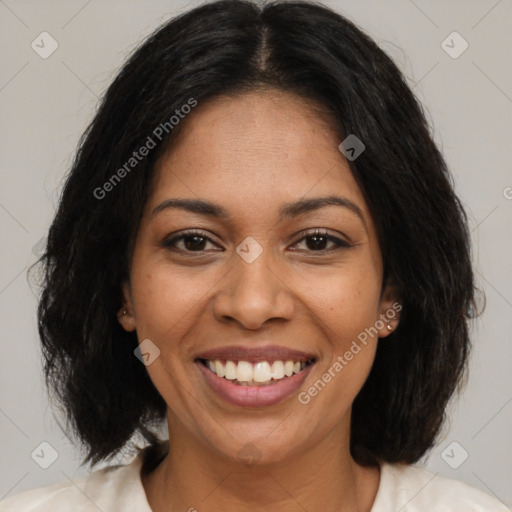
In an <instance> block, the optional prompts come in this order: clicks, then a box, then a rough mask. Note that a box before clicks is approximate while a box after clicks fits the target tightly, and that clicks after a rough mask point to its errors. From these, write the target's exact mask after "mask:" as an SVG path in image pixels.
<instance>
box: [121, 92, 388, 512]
mask: <svg viewBox="0 0 512 512" xmlns="http://www.w3.org/2000/svg"><path fill="white" fill-rule="evenodd" d="M186 123H187V124H186V125H185V126H184V131H183V132H182V133H181V134H180V139H179V140H178V141H177V144H176V145H174V146H173V147H172V150H171V151H168V152H167V154H165V155H164V156H163V157H162V158H161V159H160V161H159V163H158V165H157V169H156V174H155V180H154V183H153V187H152V191H151V194H150V197H149V200H148V202H147V205H146V208H145V212H144V216H143V218H142V221H141V225H140V229H139V232H138V236H137V239H136V244H135V249H134V253H133V260H132V266H131V269H130V282H127V283H125V284H124V285H123V293H124V299H125V304H124V308H126V310H127V314H125V315H120V316H119V321H120V322H121V324H122V325H123V327H124V328H125V329H126V330H127V331H131V330H134V329H136V330H137V335H138V339H139V342H142V341H143V340H145V339H146V338H149V339H150V340H152V342H153V343H155V345H157V346H158V347H159V349H160V351H161V353H160V356H159V357H158V358H156V359H155V361H154V362H153V363H152V364H150V365H149V366H147V371H148V372H149V375H150V377H151V379H152V381H153V383H154V384H155V386H156V388H157V389H158V391H159V392H160V394H161V395H162V396H163V398H164V399H165V401H166V403H167V404H168V424H169V438H170V454H169V455H168V456H167V457H166V458H165V459H164V460H163V461H162V462H161V463H160V465H159V466H158V467H157V468H156V469H155V470H153V471H152V472H151V473H150V474H149V475H147V476H144V477H143V479H142V481H143V486H144V488H145V491H146V495H147V497H148V501H149V503H150V505H151V507H152V509H153V510H154V511H155V512H163V511H175V510H189V509H190V508H191V507H195V508H196V509H197V510H198V511H199V512H209V511H212V512H213V511H219V510H226V511H234V510H236V511H242V512H243V511H247V512H248V511H256V510H267V509H271V510H273V511H279V512H292V511H302V510H304V509H306V510H310V511H312V510H324V511H332V512H334V511H336V512H340V511H352V512H353V511H360V512H367V511H370V509H371V507H372V504H373V502H374V499H375V495H376V493H377V489H378V485H379V479H380V474H379V473H380V472H379V469H378V468H365V467H362V466H360V465H358V464H357V463H356V462H355V461H354V460H353V459H352V457H351V455H350V450H349V439H350V415H351V406H352V403H353V401H354V398H355V397H356V395H357V393H358V392H359V390H360V389H361V387H362V385H363V384H364V382H365V380H366V378H367V376H368V374H369V372H370V369H371V365H372V363H373V360H374V356H375V350H376V347H377V343H385V342H386V341H385V340H384V339H382V340H380V341H379V340H378V339H377V337H375V338H373V339H372V338H370V339H369V341H368V343H367V345H366V346H363V348H362V350H361V351H360V352H359V353H358V354H357V355H355V356H354V358H353V359H352V360H351V361H350V362H349V364H347V365H346V366H345V367H344V368H343V370H342V371H341V372H339V373H337V374H336V377H335V378H333V379H332V380H331V382H329V383H328V384H327V385H326V386H325V388H324V389H322V390H321V391H320V392H319V393H318V395H317V396H315V397H314V398H312V399H311V401H310V402H309V403H308V404H307V405H304V404H301V403H300V402H299V401H298V399H297V393H295V394H294V395H292V396H291V397H289V398H287V399H286V400H285V401H283V402H281V403H279V404H276V405H272V406H268V407H261V408H252V407H247V408H242V407H237V406H234V405H231V404H229V403H227V402H225V401H223V400H222V399H221V398H220V397H218V396H217V395H216V394H215V393H214V392H213V391H212V390H211V389H210V388H209V387H208V385H207V384H206V382H205V381H204V377H203V376H202V375H201V373H200V372H199V371H198V368H197V365H196V363H194V358H195V357H196V355H197V354H198V353H200V352H201V351H204V350H207V349H211V348H214V347H221V346H225V345H232V344H244V345H253V346H258V345H265V344H277V345H283V346H285V347H290V348H295V349H298V350H303V351H306V352H310V353H313V354H314V355H315V358H316V359H317V362H316V364H315V365H314V367H313V368H312V371H311V373H310V374H309V376H308V377H307V379H306V381H305V382H304V384H303V385H302V387H301V389H300V390H299V392H300V391H304V390H307V389H308V387H310V386H311V385H312V384H313V383H314V382H315V381H317V379H319V378H320V377H321V376H322V374H323V373H325V372H326V371H327V370H328V369H329V368H330V367H331V366H332V365H333V363H334V362H335V361H336V360H337V357H338V356H343V354H345V352H346V351H347V350H348V349H349V348H350V346H351V344H352V342H353V340H355V339H356V338H357V336H358V334H359V333H361V332H362V331H364V329H365V328H367V327H370V326H373V325H374V324H375V323H376V321H377V320H379V318H381V315H383V314H385V312H386V311H389V310H390V308H391V307H392V304H393V303H394V302H395V301H397V299H398V298H397V297H395V296H394V294H393V290H392V288H388V287H386V288H385V289H384V290H383V291H382V272H383V269H382V258H381V253H380V249H379V245H378V240H377V235H376V231H375V226H374V223H373V220H372V218H371V216H370V213H369V211H368V206H367V205H366V203H365V201H364V198H363V195H362V193H361V190H360V189H359V187H358V185H357V183H356V181H355V179H354V178H353V176H352V174H351V172H350V170H349V167H348V164H347V161H346V160H345V157H344V156H343V154H342V153H341V152H340V151H339V149H338V145H339V144H340V142H341V138H340V136H339V135H338V134H336V133H335V132H334V131H333V130H332V129H331V128H330V127H329V126H328V125H327V124H326V122H325V121H323V120H322V119H321V118H320V117H319V115H318V114H317V113H315V111H314V110H313V109H312V108H311V106H310V105H309V104H308V103H307V102H306V101H305V100H304V99H302V98H299V97H296V96H294V95H291V94H287V93H283V92H278V91H273V90H271V91H268V90H267V91H258V92H251V93H245V94H243V95H240V96H238V97H236V98H232V97H230V98H227V97H222V98H217V99H215V100H213V101H210V102H207V103H205V104H202V105H201V104H200V105H198V107H197V108H196V109H195V110H194V112H193V114H191V115H190V116H189V117H188V118H187V119H186ZM332 195H336V196H342V197H345V198H347V199H349V200H350V201H352V202H353V203H355V204H356V205H357V206H358V207H359V208H360V210H361V212H362V217H363V219H360V218H359V217H358V215H356V214H355V213H354V212H353V211H352V210H350V209H349V208H346V207H340V206H327V207H323V208H321V209H318V210H315V211H310V212H306V213H303V214H302V215H300V216H298V217H295V218H291V219H287V220H283V221H281V222H280V221H279V220H278V210H279V208H280V206H281V205H282V204H283V203H289V202H293V201H297V200H299V199H304V198H314V197H321V196H332ZM178 197H179V198H191V199H199V198H200V199H203V200H207V201H211V202H214V203H217V204H219V205H221V206H222V207H224V208H225V209H226V210H227V211H228V213H229V214H230V216H231V218H230V219H216V218H212V217H209V216H205V215H200V214H197V213H191V212H187V211H185V210H182V209H175V208H169V209H165V210H162V211H161V212H160V213H157V214H156V215H153V216H151V212H152V211H153V209H154V208H155V207H156V206H158V205H159V204H160V203H162V202H163V201H165V200H167V199H170V198H178ZM315 228H320V229H325V230H327V231H328V235H332V236H334V237H337V238H338V239H340V240H344V241H346V242H348V243H349V244H350V247H348V248H346V247H341V248H339V249H338V250H333V249H335V248H336V247H337V246H336V244H335V243H334V242H331V241H329V240H326V241H325V243H324V245H321V246H320V247H321V249H322V248H323V249H324V250H323V251H322V250H319V249H317V248H316V246H315V243H314V240H313V242H311V239H309V242H308V239H307V238H306V239H304V238H303V236H304V233H302V232H303V231H304V230H308V231H310V232H311V231H313V230H314V229H315ZM188 229H198V230H201V231H205V232H206V233H207V236H208V237H210V238H211V239H212V241H213V242H209V241H204V243H203V245H200V249H199V251H202V252H200V253H198V249H196V250H195V252H194V246H193V245H192V244H191V243H189V244H188V245H187V244H186V241H187V240H186V239H185V240H183V239H182V240H181V241H177V242H176V244H175V245H176V248H177V249H178V250H175V251H172V250H171V248H169V247H167V248H166V247H164V246H163V243H164V241H165V240H170V239H171V238H174V237H175V236H177V235H178V234H181V233H182V232H183V231H185V230H188ZM170 235H172V236H170ZM249 236H250V237H253V238H254V239H255V240H256V241H257V242H258V243H259V244H260V246H261V248H262V249H263V252H262V253H261V255H260V256H259V257H258V258H257V259H256V260H255V261H253V262H252V263H250V264H249V263H247V262H246V261H244V260H243V259H242V258H241V257H240V256H239V255H238V254H237V252H236V247H237V246H238V245H239V244H240V243H241V242H242V241H243V240H244V239H245V238H246V237H249ZM189 242H190V239H189ZM192 242H193V240H192ZM191 245H192V250H190V246H191ZM187 248H188V249H189V251H188V253H187V252H186V250H187ZM179 249H181V252H180V251H179ZM198 254H200V255H198ZM381 291H382V294H381ZM397 322H398V317H395V319H394V320H391V321H390V322H389V323H390V325H391V326H392V327H393V328H396V325H397ZM390 332H391V331H389V330H388V329H387V327H386V325H384V327H383V328H381V329H379V334H378V337H381V338H385V337H386V336H387V335H388V334H389V333H390ZM248 443H252V445H254V446H255V447H256V448H257V450H258V456H257V457H258V458H257V460H256V461H255V463H254V464H253V465H250V466H249V465H247V464H245V463H243V461H241V460H240V459H239V458H238V457H237V454H238V452H239V450H241V449H242V448H243V447H244V446H246V445H248ZM269 507H271V508H269Z"/></svg>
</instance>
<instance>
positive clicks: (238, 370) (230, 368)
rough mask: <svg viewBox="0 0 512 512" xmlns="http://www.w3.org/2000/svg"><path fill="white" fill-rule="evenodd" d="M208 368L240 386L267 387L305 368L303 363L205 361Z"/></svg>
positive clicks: (289, 361)
mask: <svg viewBox="0 0 512 512" xmlns="http://www.w3.org/2000/svg"><path fill="white" fill-rule="evenodd" d="M207 366H208V368H209V369H210V370H211V371H212V372H213V373H215V374H217V375H218V376H219V377H223V378H225V379H227V380H236V381H237V383H238V384H241V385H246V386H247V385H250V386H253V385H256V384H259V385H267V384H272V382H275V381H277V380H281V379H283V378H285V376H286V377H291V376H292V375H294V374H296V373H299V372H300V371H301V370H303V369H304V368H305V367H306V362H305V361H291V360H288V361H274V362H273V363H272V365H271V364H270V363H269V362H268V361H259V362H257V363H254V364H251V363H249V362H248V361H238V362H237V363H235V362H234V361H221V360H219V359H215V360H214V361H207Z"/></svg>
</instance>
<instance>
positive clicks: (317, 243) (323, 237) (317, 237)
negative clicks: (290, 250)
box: [295, 230, 350, 252]
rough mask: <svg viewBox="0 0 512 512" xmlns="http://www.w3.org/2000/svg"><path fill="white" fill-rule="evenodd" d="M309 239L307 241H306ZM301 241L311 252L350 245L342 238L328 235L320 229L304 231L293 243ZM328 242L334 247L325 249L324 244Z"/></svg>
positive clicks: (329, 250) (296, 243)
mask: <svg viewBox="0 0 512 512" xmlns="http://www.w3.org/2000/svg"><path fill="white" fill-rule="evenodd" d="M308 241H309V243H308ZM302 242H306V246H307V248H308V250H310V251H312V252H323V251H325V252H331V251H335V250H337V249H340V248H343V247H345V248H346V247H350V245H349V244H348V243H347V242H345V241H344V240H341V239H340V238H337V237H335V236H332V235H329V233H327V232H326V231H322V230H315V231H313V232H310V233H306V234H305V235H304V236H303V237H302V238H301V239H300V240H298V241H297V242H295V245H298V244H300V243H302ZM329 242H331V243H333V244H334V248H331V249H326V248H325V245H326V244H328V243H329Z"/></svg>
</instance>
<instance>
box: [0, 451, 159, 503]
mask: <svg viewBox="0 0 512 512" xmlns="http://www.w3.org/2000/svg"><path fill="white" fill-rule="evenodd" d="M140 465H141V460H140V457H139V456H137V457H136V458H135V459H134V460H133V461H132V462H131V463H130V464H127V465H118V466H111V467H106V468H102V469H99V470H96V471H93V472H91V473H90V474H89V475H87V476H85V477H82V478H78V479H76V480H73V481H72V480H67V481H63V482H59V483H56V484H53V485H50V486H47V487H38V488H36V489H31V490H28V491H24V492H21V493H19V494H16V495H14V496H11V497H9V498H7V499H5V500H3V501H1V502H0V511H1V512H69V510H71V508H70V506H72V509H73V511H74V512H89V511H91V512H92V511H94V512H98V509H99V510H137V511H138V512H139V511H140V512H146V511H150V510H151V509H150V508H149V505H148V503H147V501H146V496H145V493H144V489H143V487H142V483H141V481H140V473H139V471H140Z"/></svg>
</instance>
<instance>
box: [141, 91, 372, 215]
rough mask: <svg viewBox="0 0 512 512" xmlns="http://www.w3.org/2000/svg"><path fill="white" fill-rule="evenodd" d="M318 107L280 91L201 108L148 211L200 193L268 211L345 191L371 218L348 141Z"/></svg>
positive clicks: (161, 174) (161, 165)
mask: <svg viewBox="0 0 512 512" xmlns="http://www.w3.org/2000/svg"><path fill="white" fill-rule="evenodd" d="M315 106H316V105H314V104H313V105H312V104H311V102H309V101H307V100H305V99H303V98H301V97H298V96H296V95H292V94H288V93H284V92H280V91H274V90H272V91H257V92H250V93H245V94H242V95H238V96H236V97H227V96H223V97H218V98H216V99H214V100H211V101H208V102H206V103H204V104H199V105H198V106H197V107H196V108H195V109H194V110H193V111H192V113H191V114H190V115H189V116H188V117H187V118H186V119H184V120H183V121H182V122H183V123H185V124H184V125H183V127H182V131H181V132H180V136H179V138H178V139H177V140H176V141H175V142H174V144H173V145H172V147H171V149H170V150H169V151H168V152H167V153H165V154H164V155H163V157H162V158H161V159H160V161H159V162H158V164H157V167H156V169H155V176H154V182H153V187H152V195H151V198H150V200H149V205H148V207H149V208H151V207H154V206H155V204H157V203H158V202H159V201H164V200H166V199H167V198H168V197H169V196H181V197H194V196H195V197H201V198H205V199H209V200H212V201H215V202H217V203H219V202H221V203H226V204H228V205H231V207H232V208H233V209H235V210H236V209H241V210H246V211H247V209H248V208H250V207H253V208H256V209H257V210H259V209H264V210H265V211H267V210H268V209H269V208H270V209H273V208H274V205H275V206H276V207H278V206H279V205H277V204H275V203H278V202H279V203H281V202H286V201H291V200H296V199H297V198H298V197H306V196H310V195H311V196H319V195H324V196H325V195H333V194H338V195H340V194H341V195H343V196H345V197H348V198H349V199H351V200H352V201H354V202H357V203H358V204H359V206H360V207H361V209H362V210H363V211H364V212H366V214H367V215H368V211H367V208H366V205H365V202H364V198H363V196H362V193H361V191H360V189H359V187H358V185H357V183H356V181H355V179H354V177H353V175H352V172H351V171H350V168H349V166H348V163H347V161H346V159H345V157H344V156H343V154H342V153H341V152H340V151H339V149H338V145H339V143H340V142H341V137H340V135H339V134H338V133H337V131H336V130H335V129H334V128H333V125H332V124H329V123H328V120H329V119H328V116H327V115H321V114H320V113H319V111H318V108H315ZM228 209H229V206H228ZM259 211H262V210H259Z"/></svg>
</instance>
